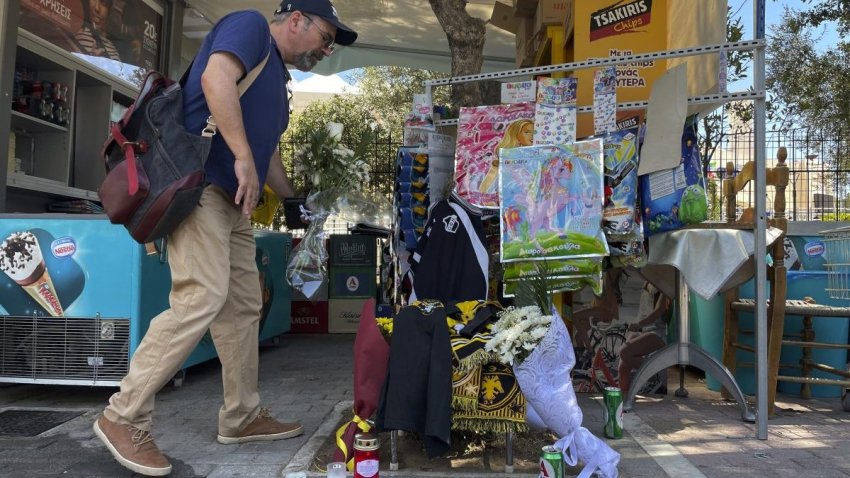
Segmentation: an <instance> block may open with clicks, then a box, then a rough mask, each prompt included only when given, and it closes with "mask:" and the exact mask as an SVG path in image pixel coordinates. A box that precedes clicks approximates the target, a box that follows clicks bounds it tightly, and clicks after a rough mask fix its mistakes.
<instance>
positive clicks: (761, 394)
mask: <svg viewBox="0 0 850 478" xmlns="http://www.w3.org/2000/svg"><path fill="white" fill-rule="evenodd" d="M764 4H765V0H756V1H755V2H753V23H754V25H753V33H754V39H756V40H758V39H762V40H763V39H764V38H765V32H764ZM753 59H754V61H753V65H754V75H753V83H754V84H753V89H754V90H755V91H757V92H760V93H762V95H761V96H760V97H759V98H757V99H756V100H755V101H754V105H753V106H754V115H753V125H754V129H755V151H754V156H753V157H754V159H755V162H756V198H755V203H756V230H755V235H756V241H755V243H756V248H755V253H754V254H755V262H756V277H755V279H756V284H755V285H756V310H755V317H756V385H757V386H756V397H757V407H756V408H757V410H758V415H757V417H756V424H757V425H758V432H757V434H756V436H757V437H758V439H759V440H767V413H768V409H767V304H766V299H767V294H766V289H765V283H766V282H767V266H766V264H765V254H766V251H767V240H766V237H765V230H766V229H767V228H766V222H765V203H766V202H767V201H766V199H767V198H766V196H767V188H766V187H765V182H766V180H767V175H766V173H765V169H764V167H765V162H766V154H765V97H764V88H765V84H764V60H765V55H764V48H761V47H760V48H756V49H755V51H754V52H753Z"/></svg>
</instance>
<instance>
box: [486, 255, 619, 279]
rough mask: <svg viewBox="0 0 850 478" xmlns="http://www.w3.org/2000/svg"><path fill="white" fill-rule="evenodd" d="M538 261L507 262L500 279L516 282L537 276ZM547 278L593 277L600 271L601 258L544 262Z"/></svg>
mask: <svg viewBox="0 0 850 478" xmlns="http://www.w3.org/2000/svg"><path fill="white" fill-rule="evenodd" d="M539 264H540V261H518V262H509V263H507V264H505V265H504V272H503V274H502V278H503V279H504V280H506V281H507V280H518V279H524V278H526V277H531V276H535V275H537V274H538V273H539V272H538V265H539ZM543 270H544V271H545V272H546V274H547V277H559V278H567V277H579V276H589V275H594V274H597V273H599V272H601V271H602V257H582V258H578V259H556V260H551V261H546V265H545V267H544V268H543Z"/></svg>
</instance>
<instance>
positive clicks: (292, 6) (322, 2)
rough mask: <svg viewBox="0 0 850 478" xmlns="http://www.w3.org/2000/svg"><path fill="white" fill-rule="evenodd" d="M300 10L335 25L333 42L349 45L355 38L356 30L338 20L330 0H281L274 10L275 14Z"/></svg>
mask: <svg viewBox="0 0 850 478" xmlns="http://www.w3.org/2000/svg"><path fill="white" fill-rule="evenodd" d="M295 10H298V11H300V12H304V13H309V14H312V15H316V16H319V17H322V18H324V19H325V20H327V22H328V23H330V24H332V25H334V26H336V38H334V43H338V44H340V45H344V46H345V45H351V44H352V43H354V41H355V40H357V32H355V31H354V30H352V29H351V28H349V27H348V26H346V25H345V24H344V23H342V22H341V21H339V17H338V16H337V14H336V8H335V7H334V5H333V3H331V2H330V0H283V1H282V2H280V6H279V7H277V10H275V11H274V14H275V15H279V14H281V13H287V12H294V11H295Z"/></svg>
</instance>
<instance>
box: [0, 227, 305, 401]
mask: <svg viewBox="0 0 850 478" xmlns="http://www.w3.org/2000/svg"><path fill="white" fill-rule="evenodd" d="M256 239H257V264H258V268H259V270H260V283H259V284H258V287H261V288H262V289H263V300H264V306H263V318H262V326H261V329H260V338H261V340H262V339H269V338H272V337H276V336H278V335H280V334H282V333H284V332H286V331H288V330H289V327H290V317H289V309H290V307H289V301H290V300H291V293H290V289H289V286H288V284H287V283H286V279H285V277H284V271H285V269H286V262H287V261H288V257H289V250H290V248H291V237H290V236H289V235H287V234H282V233H271V232H265V231H258V232H257V235H256ZM167 260H168V257H167V252H166V253H165V254H152V255H148V254H147V252H146V250H145V248H144V247H143V246H142V245H139V244H137V243H136V242H134V241H133V240H132V239H131V238H130V236H129V235H128V234H127V232H126V231H125V230H124V228H123V227H121V226H115V225H113V224H110V223H109V220H108V219H107V218H106V216H103V215H65V214H37V215H19V214H6V215H0V270H2V274H0V382H15V383H44V384H75V385H96V386H114V385H117V384H118V383H119V382H120V380H121V378H122V377H123V376H124V375H125V374H126V372H127V369H128V365H129V360H130V357H132V355H133V353H134V352H135V349H136V347H137V346H138V344H139V342H140V341H141V339H142V337H143V336H144V334H145V332H146V331H147V328H148V325H149V323H150V321H151V319H153V318H154V317H155V316H156V315H157V314H158V313H159V312H161V311H162V310H164V309H165V308H166V307H167V306H168V291H169V289H170V286H171V275H170V272H169V269H168V263H167ZM215 357H216V353H215V348H214V346H213V344H212V341H211V340H209V339H208V338H207V339H204V340H202V341H201V343H200V344H199V345H198V347H197V348H196V349H195V351H193V352H192V354H191V355H190V357H189V359H188V360H187V361H186V363H185V364H184V367H189V366H191V365H195V364H197V363H200V362H203V361H205V360H209V359H212V358H215Z"/></svg>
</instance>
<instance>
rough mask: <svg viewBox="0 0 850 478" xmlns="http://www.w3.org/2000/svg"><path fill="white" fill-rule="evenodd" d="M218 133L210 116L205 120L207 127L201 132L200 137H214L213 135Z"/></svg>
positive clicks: (216, 126)
mask: <svg viewBox="0 0 850 478" xmlns="http://www.w3.org/2000/svg"><path fill="white" fill-rule="evenodd" d="M217 131H218V125H216V124H215V121H214V120H213V117H212V116H210V117H208V118H207V126H206V127H205V128H204V130H203V131H201V136H205V137H209V136H215V133H216V132H217Z"/></svg>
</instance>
